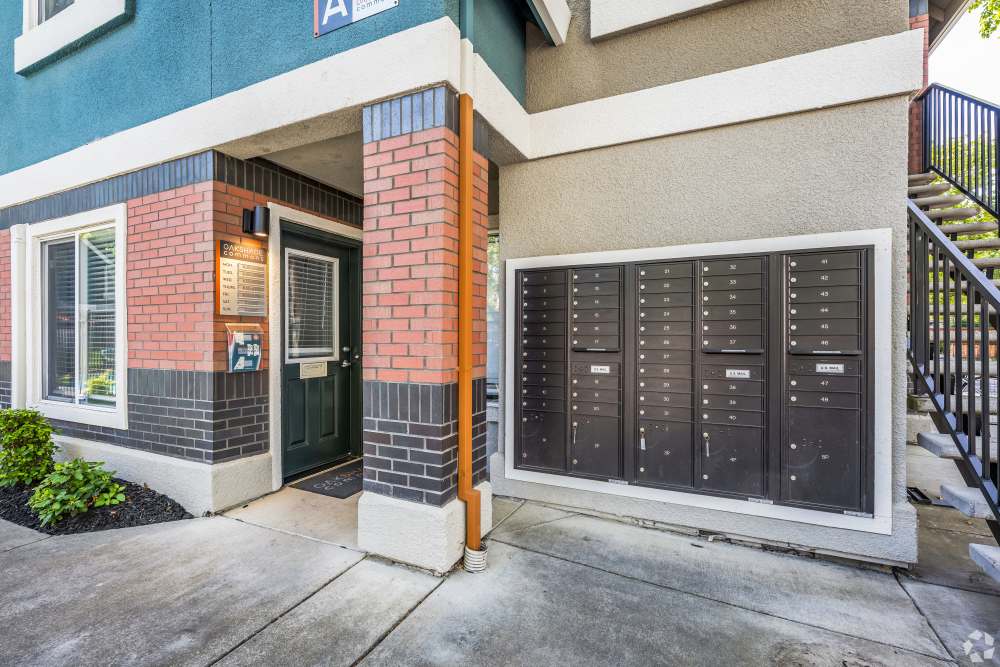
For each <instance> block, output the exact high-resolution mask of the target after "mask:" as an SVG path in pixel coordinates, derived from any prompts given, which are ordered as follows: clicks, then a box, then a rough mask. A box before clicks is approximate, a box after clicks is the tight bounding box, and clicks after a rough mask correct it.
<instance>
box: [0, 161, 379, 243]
mask: <svg viewBox="0 0 1000 667" xmlns="http://www.w3.org/2000/svg"><path fill="white" fill-rule="evenodd" d="M358 159H359V160H360V159H361V156H360V155H359V156H358ZM213 180H214V181H220V182H223V183H226V184H228V185H234V186H236V187H239V188H245V189H247V190H252V191H253V192H256V193H258V194H262V195H264V196H265V197H274V198H275V199H278V200H281V201H283V202H287V203H289V204H292V205H294V206H300V207H302V208H304V209H308V210H310V211H314V212H315V213H317V214H319V215H324V216H327V217H332V218H336V219H338V220H343V221H344V222H346V223H348V224H352V225H356V226H361V223H362V202H361V199H360V198H358V197H355V196H354V195H351V194H349V193H346V192H342V191H340V190H337V189H336V188H332V187H330V186H328V185H325V184H323V183H320V182H319V181H314V180H312V179H310V178H307V177H305V176H302V175H300V174H297V173H295V172H293V171H290V170H288V169H285V168H283V167H280V166H278V165H276V164H274V163H273V162H268V161H267V160H262V159H252V160H240V159H237V158H234V157H230V156H228V155H225V154H223V153H220V152H218V151H205V152H203V153H198V154H196V155H189V156H187V157H182V158H178V159H176V160H171V161H170V162H164V163H163V164H158V165H155V166H152V167H146V168H145V169H139V170H138V171H133V172H131V173H128V174H122V175H121V176H115V177H113V178H109V179H107V180H104V181H99V182H97V183H90V184H88V185H82V186H80V187H78V188H73V189H72V190H66V191H65V192H59V193H57V194H53V195H49V196H47V197H42V198H40V199H35V200H33V201H30V202H26V203H24V204H18V205H17V206H11V207H8V208H5V209H0V230H2V229H7V228H9V227H10V226H11V225H20V224H31V223H33V222H41V221H42V220H51V219H53V218H61V217H64V216H67V215H73V214H74V213H80V212H82V211H90V210H92V209H95V208H101V207H104V206H110V205H111V204H118V203H122V202H126V201H128V200H129V199H135V198H136V197H144V196H145V195H151V194H155V193H157V192H163V191H164V190H173V189H175V188H180V187H184V186H185V185H192V184H194V183H201V182H204V181H213Z"/></svg>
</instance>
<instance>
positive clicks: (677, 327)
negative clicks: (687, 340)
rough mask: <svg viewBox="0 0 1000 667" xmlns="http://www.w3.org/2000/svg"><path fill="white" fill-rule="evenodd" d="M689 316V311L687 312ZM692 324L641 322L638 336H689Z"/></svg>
mask: <svg viewBox="0 0 1000 667" xmlns="http://www.w3.org/2000/svg"><path fill="white" fill-rule="evenodd" d="M688 315H690V311H688ZM692 324H693V323H692V322H690V321H684V322H642V323H641V324H640V325H639V335H640V336H659V335H666V336H670V335H681V336H685V335H690V334H691V332H692V330H693V326H692Z"/></svg>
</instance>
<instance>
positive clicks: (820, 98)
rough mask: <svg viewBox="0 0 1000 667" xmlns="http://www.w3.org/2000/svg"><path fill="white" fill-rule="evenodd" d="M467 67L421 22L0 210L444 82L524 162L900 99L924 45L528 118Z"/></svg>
mask: <svg viewBox="0 0 1000 667" xmlns="http://www.w3.org/2000/svg"><path fill="white" fill-rule="evenodd" d="M466 51H468V50H466ZM469 57H470V56H469V54H468V53H466V55H465V56H464V58H465V59H468V58H469ZM475 58H476V62H475V64H474V67H473V69H474V76H475V81H473V82H470V81H467V79H468V78H469V76H468V74H469V73H468V72H466V77H465V79H466V81H465V82H464V84H463V48H462V40H461V38H460V36H459V31H458V28H457V27H456V26H455V24H454V23H452V21H451V19H449V18H442V19H438V20H436V21H432V22H430V23H425V24H423V25H421V26H418V27H416V28H411V29H410V30H405V31H403V32H400V33H397V34H395V35H392V36H391V37H386V38H383V39H381V40H378V41H376V42H372V43H370V44H366V45H364V46H360V47H358V48H356V49H352V50H350V51H346V52H344V53H340V54H337V55H335V56H331V57H329V58H326V59H325V60H321V61H318V62H315V63H312V64H310V65H306V66H304V67H300V68H298V69H295V70H293V71H291V72H288V73H286V74H282V75H280V76H277V77H274V78H272V79H268V80H267V81H262V82H260V83H258V84H254V85H252V86H249V87H247V88H244V89H242V90H238V91H235V92H233V93H229V94H228V95H223V96H222V97H218V98H216V99H213V100H209V101H207V102H203V103H201V104H197V105H195V106H192V107H189V108H187V109H184V110H182V111H178V112H176V113H173V114H170V115H169V116H165V117H163V118H160V119H157V120H154V121H151V122H149V123H146V124H144V125H139V126H137V127H133V128H130V129H128V130H124V131H122V132H119V133H117V134H114V135H111V136H109V137H106V138H104V139H101V140H98V141H95V142H93V143H90V144H87V145H85V146H80V147H79V148H76V149H73V150H71V151H69V152H67V153H63V154H61V155H58V156H56V157H53V158H50V159H47V160H44V161H42V162H39V163H37V164H34V165H31V166H29V167H24V168H23V169H19V170H17V171H14V172H11V173H8V174H4V175H3V176H0V208H3V207H7V206H11V205H14V204H17V203H19V202H23V201H28V200H31V199H35V198H37V197H41V196H45V195H49V194H52V193H55V192H60V191H63V190H67V189H69V188H71V187H75V186H78V185H82V184H85V183H91V182H95V181H100V180H103V179H106V178H109V177H111V176H114V175H116V174H122V173H128V172H130V171H134V170H136V169H140V168H142V167H145V166H149V165H152V164H157V163H160V162H164V161H166V160H169V159H173V158H176V157H179V156H183V155H190V154H193V153H197V152H199V151H202V150H206V149H209V148H213V147H216V146H220V145H223V144H226V143H228V142H232V141H237V140H239V139H245V138H247V137H252V136H255V135H259V134H261V133H263V132H266V131H269V130H274V129H276V128H281V127H285V126H288V125H291V124H293V123H297V122H301V121H305V120H309V119H312V118H316V117H319V116H327V115H329V114H331V113H334V112H336V111H339V110H345V109H350V108H355V107H357V106H358V105H361V104H364V103H367V102H371V101H375V100H379V99H385V98H388V97H392V96H395V95H398V94H400V93H401V92H405V91H410V90H418V89H420V88H424V87H427V86H429V85H433V84H437V83H440V82H442V81H443V82H445V83H447V84H449V85H450V86H452V87H453V88H454V89H455V90H464V89H466V88H464V87H463V85H465V86H467V87H468V88H469V89H470V92H471V93H472V94H473V98H474V99H475V101H476V108H477V110H478V111H479V112H480V114H482V116H483V117H484V118H485V119H486V121H487V122H489V123H490V125H492V126H493V128H494V129H496V130H497V132H498V133H499V134H501V135H502V136H503V137H504V138H505V139H506V140H507V141H508V142H509V143H510V144H511V145H512V146H513V147H514V149H515V150H517V151H518V152H520V153H521V155H523V156H524V157H525V158H527V159H535V158H541V157H548V156H552V155H559V154H563V153H570V152H575V151H582V150H589V149H593V148H599V147H604V146H613V145H616V144H621V143H626V142H631V141H641V140H645V139H652V138H656V137H661V136H668V135H673V134H678V133H683V132H692V131H696V130H704V129H709V128H713V127H719V126H723V125H732V124H735V123H742V122H747V121H753V120H761V119H764V118H771V117H775V116H781V115H786V114H794V113H802V112H806V111H813V110H816V109H822V108H827V107H833V106H837V105H843V104H851V103H856V102H863V101H866V100H872V99H882V98H885V97H892V96H897V95H906V94H909V93H911V92H913V91H915V90H917V89H919V88H920V86H921V83H922V76H923V37H922V35H921V34H920V32H919V31H910V30H908V31H906V32H902V33H899V34H896V35H889V36H886V37H879V38H876V39H872V40H868V41H864V42H856V43H853V44H847V45H844V46H838V47H834V48H831V49H824V50H821V51H815V52H812V53H806V54H803V55H799V56H794V57H790V58H783V59H781V60H775V61H772V62H768V63H763V64H760V65H753V66H750V67H743V68H740V69H736V70H731V71H729V72H722V73H719V74H713V75H710V76H704V77H700V78H697V79H691V80H688V81H681V82H678V83H672V84H667V85H663V86H657V87H655V88H649V89H646V90H641V91H637V92H633V93H626V94H623V95H616V96H614V97H609V98H605V99H600V100H594V101H591V102H582V103H580V104H574V105H571V106H567V107H562V108H559V109H553V110H550V111H545V112H541V113H537V114H528V113H527V112H525V110H524V108H523V107H522V106H521V105H520V104H519V103H518V102H517V100H516V99H515V98H514V97H513V95H511V93H510V91H508V90H507V89H506V87H505V86H504V85H503V84H502V83H501V82H500V80H499V79H498V78H497V76H496V75H495V73H493V72H492V71H491V70H490V69H489V67H488V66H487V65H486V63H485V62H484V61H482V59H481V58H480V57H479V56H478V55H475ZM371 71H379V72H381V74H380V76H377V77H372V76H369V75H368V72H371ZM334 80H335V81H337V85H336V86H331V85H329V82H330V81H334ZM623 119H628V120H627V122H626V121H623Z"/></svg>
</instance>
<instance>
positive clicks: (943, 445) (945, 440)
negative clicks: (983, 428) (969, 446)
mask: <svg viewBox="0 0 1000 667" xmlns="http://www.w3.org/2000/svg"><path fill="white" fill-rule="evenodd" d="M991 433H992V434H993V436H994V437H995V436H996V429H995V428H992V429H991ZM980 441H981V438H976V451H977V452H978V451H980V449H979V448H980V446H981V444H982V443H981V442H980ZM917 444H918V445H920V446H921V447H923V448H924V449H926V450H927V451H929V452H930V453H931V454H934V455H935V456H939V457H941V458H943V459H953V460H958V459H960V458H962V452H960V451H958V447H957V446H956V445H955V442H954V441H953V440H952V439H951V436H950V435H948V434H947V433H918V434H917ZM996 448H997V443H996V440H991V441H990V458H991V459H992V460H994V461H996V460H997V452H996Z"/></svg>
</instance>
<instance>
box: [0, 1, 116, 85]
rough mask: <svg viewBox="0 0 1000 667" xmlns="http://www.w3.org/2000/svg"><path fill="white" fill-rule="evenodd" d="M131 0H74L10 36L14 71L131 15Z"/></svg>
mask: <svg viewBox="0 0 1000 667" xmlns="http://www.w3.org/2000/svg"><path fill="white" fill-rule="evenodd" d="M134 5H135V0H76V2H74V3H73V4H72V5H70V6H69V7H67V8H66V9H64V10H63V11H61V12H59V13H58V14H56V15H55V16H53V17H52V18H50V19H49V20H48V21H46V22H45V23H42V24H41V25H39V26H36V27H34V28H32V29H31V30H28V31H27V32H25V33H24V34H23V35H21V36H20V37H18V38H17V39H15V40H14V71H15V72H16V73H18V74H22V75H27V74H31V73H32V72H34V71H36V70H38V69H40V68H42V67H44V66H45V65H47V64H49V63H51V62H53V61H55V60H58V59H59V58H62V57H63V56H65V55H66V54H67V53H69V52H70V51H73V50H74V49H76V48H78V47H79V46H81V45H82V44H84V43H86V42H88V41H90V40H92V39H94V38H95V37H98V36H99V35H102V34H104V33H105V32H108V31H109V30H111V29H113V28H116V27H118V26H119V25H121V24H122V23H124V22H125V21H127V20H128V19H130V18H131V17H132V13H133V7H134Z"/></svg>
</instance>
